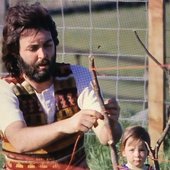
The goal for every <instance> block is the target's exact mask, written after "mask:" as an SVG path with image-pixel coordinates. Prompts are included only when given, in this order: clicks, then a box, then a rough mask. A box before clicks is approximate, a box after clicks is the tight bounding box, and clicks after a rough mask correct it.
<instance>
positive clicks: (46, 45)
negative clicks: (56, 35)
mask: <svg viewBox="0 0 170 170" xmlns="http://www.w3.org/2000/svg"><path fill="white" fill-rule="evenodd" d="M44 46H45V47H46V48H50V47H52V46H53V44H51V43H48V44H45V45H44Z"/></svg>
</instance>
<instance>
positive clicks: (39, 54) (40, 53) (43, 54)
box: [38, 47, 47, 59]
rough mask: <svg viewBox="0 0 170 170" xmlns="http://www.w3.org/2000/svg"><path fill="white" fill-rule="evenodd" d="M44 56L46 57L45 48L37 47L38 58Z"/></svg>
mask: <svg viewBox="0 0 170 170" xmlns="http://www.w3.org/2000/svg"><path fill="white" fill-rule="evenodd" d="M46 57H47V52H46V50H45V49H44V48H43V47H41V48H39V50H38V58H40V59H42V58H46Z"/></svg>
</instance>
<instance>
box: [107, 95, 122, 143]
mask: <svg viewBox="0 0 170 170" xmlns="http://www.w3.org/2000/svg"><path fill="white" fill-rule="evenodd" d="M105 109H106V111H107V113H108V117H109V122H110V126H111V129H112V134H113V137H114V142H115V143H117V142H118V141H119V140H120V138H121V136H122V127H121V125H120V123H119V122H118V119H119V115H120V107H119V105H118V103H117V101H116V99H115V98H111V99H109V100H107V101H105Z"/></svg>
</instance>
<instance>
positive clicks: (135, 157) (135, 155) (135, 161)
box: [122, 138, 148, 168]
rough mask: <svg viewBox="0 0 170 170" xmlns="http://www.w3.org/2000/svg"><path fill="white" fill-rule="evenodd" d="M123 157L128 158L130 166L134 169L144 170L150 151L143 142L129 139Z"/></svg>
mask: <svg viewBox="0 0 170 170" xmlns="http://www.w3.org/2000/svg"><path fill="white" fill-rule="evenodd" d="M122 155H123V156H124V157H126V159H127V163H128V165H130V166H131V167H133V168H142V167H143V165H144V163H145V160H146V158H147V155H148V150H147V148H146V146H145V143H144V142H143V141H138V140H136V139H133V138H129V139H128V140H127V141H126V145H125V148H124V150H123V152H122Z"/></svg>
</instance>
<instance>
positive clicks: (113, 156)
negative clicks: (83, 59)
mask: <svg viewBox="0 0 170 170" xmlns="http://www.w3.org/2000/svg"><path fill="white" fill-rule="evenodd" d="M89 60H90V66H91V70H92V73H93V88H94V91H95V92H96V95H97V98H98V101H99V104H100V106H101V108H102V113H103V116H104V120H105V126H107V129H108V135H109V141H108V145H109V147H110V151H111V161H112V166H113V169H114V170H118V156H117V151H116V146H115V143H114V138H113V135H112V129H111V125H110V121H109V118H108V114H107V111H106V109H105V106H104V101H103V97H102V95H101V90H100V86H99V83H98V80H97V74H96V70H95V64H94V57H92V56H89Z"/></svg>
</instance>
